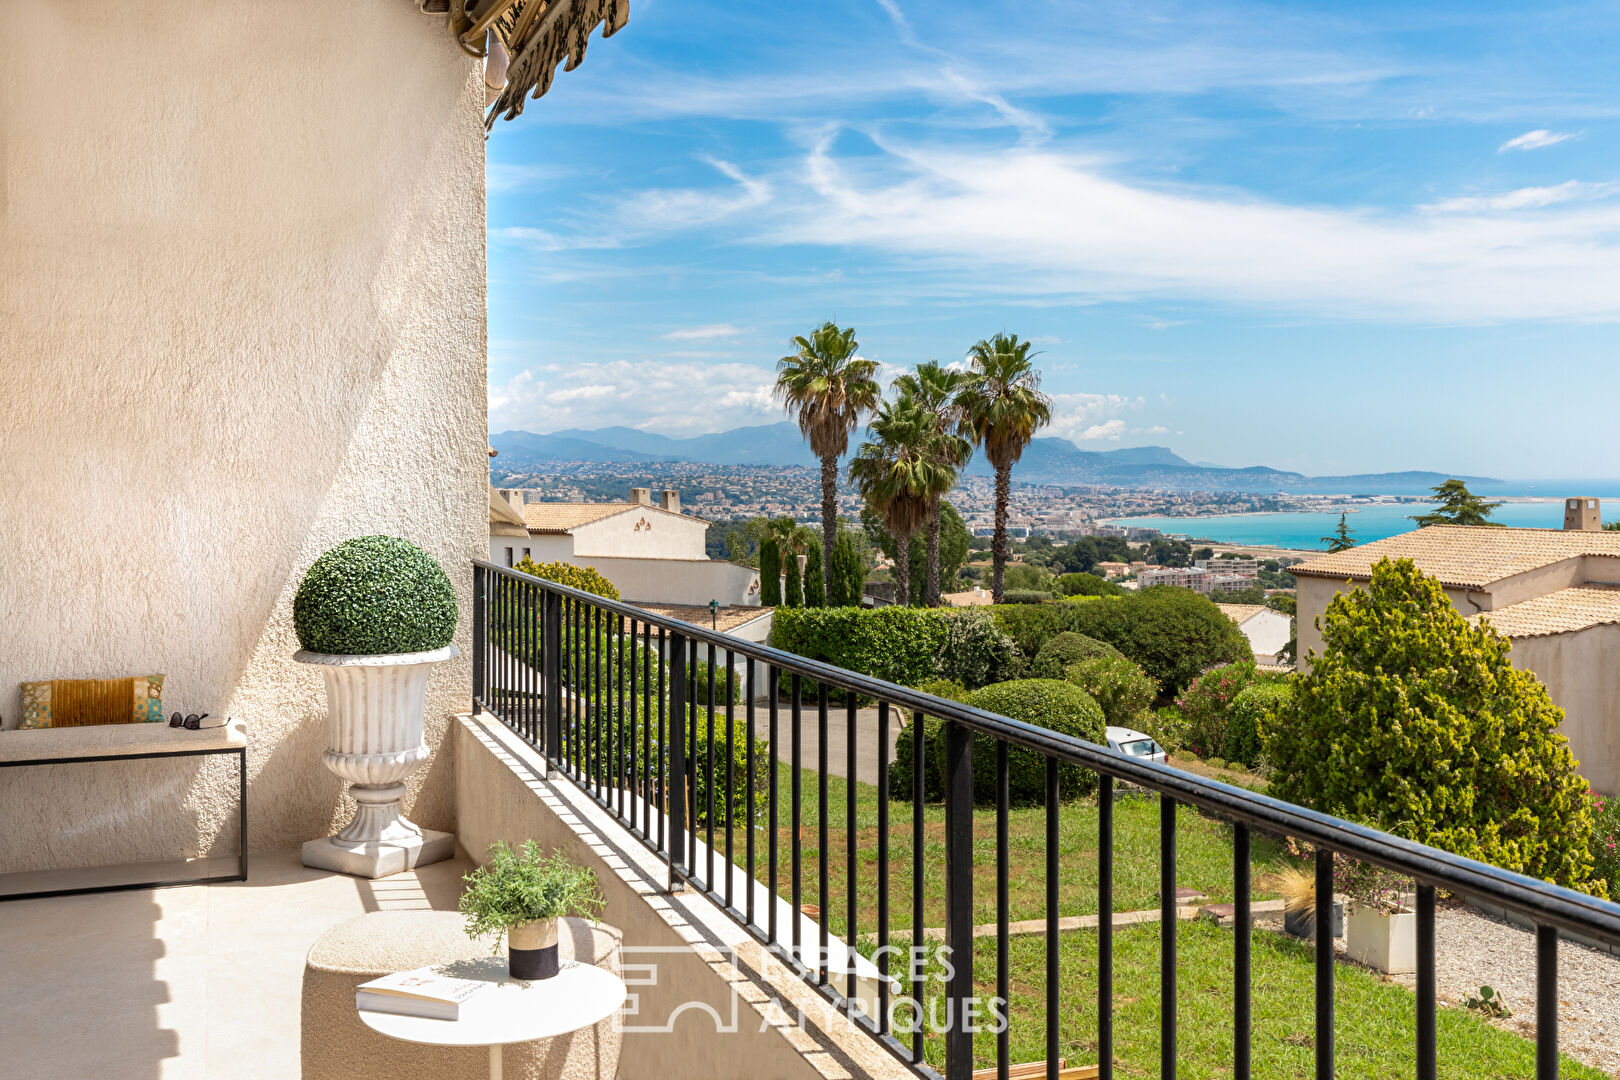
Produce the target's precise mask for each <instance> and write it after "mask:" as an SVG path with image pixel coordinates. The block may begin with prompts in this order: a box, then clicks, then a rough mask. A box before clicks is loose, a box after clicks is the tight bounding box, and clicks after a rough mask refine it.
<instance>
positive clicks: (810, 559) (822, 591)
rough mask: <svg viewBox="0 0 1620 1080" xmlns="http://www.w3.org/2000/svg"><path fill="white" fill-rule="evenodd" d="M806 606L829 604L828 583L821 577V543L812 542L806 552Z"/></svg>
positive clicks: (824, 605)
mask: <svg viewBox="0 0 1620 1080" xmlns="http://www.w3.org/2000/svg"><path fill="white" fill-rule="evenodd" d="M804 606H805V607H826V606H827V585H826V582H824V581H823V580H822V577H821V545H820V544H811V545H810V546H809V547H808V548H806V549H805V552H804Z"/></svg>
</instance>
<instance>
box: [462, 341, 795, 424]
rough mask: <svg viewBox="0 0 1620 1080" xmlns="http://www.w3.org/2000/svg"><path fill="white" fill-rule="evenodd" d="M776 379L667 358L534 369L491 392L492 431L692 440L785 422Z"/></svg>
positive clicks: (761, 371) (754, 370)
mask: <svg viewBox="0 0 1620 1080" xmlns="http://www.w3.org/2000/svg"><path fill="white" fill-rule="evenodd" d="M774 384H775V374H774V372H772V371H771V370H769V369H768V368H763V367H756V366H754V365H751V364H738V363H724V362H715V361H712V360H698V361H685V360H675V359H671V358H669V357H668V356H663V357H657V358H652V359H646V360H615V361H607V362H602V363H558V364H535V365H532V366H530V367H528V368H525V369H524V370H522V371H520V372H518V373H517V374H516V375H514V376H512V377H511V378H510V379H508V380H507V381H506V383H505V384H504V385H492V386H490V388H489V425H490V430H491V431H507V430H513V429H516V430H523V431H540V432H546V431H557V430H559V429H561V428H571V427H582V428H596V427H607V426H610V425H615V424H624V425H627V426H630V427H638V428H646V429H648V430H652V431H657V432H660V433H663V434H669V435H695V434H701V433H702V432H706V431H718V430H723V429H726V428H732V427H739V426H741V425H744V424H759V423H769V422H771V421H772V420H778V419H781V416H782V412H781V408H780V407H779V406H778V405H776V404H775V402H774V401H773V400H772V397H771V389H772V387H773V385H774Z"/></svg>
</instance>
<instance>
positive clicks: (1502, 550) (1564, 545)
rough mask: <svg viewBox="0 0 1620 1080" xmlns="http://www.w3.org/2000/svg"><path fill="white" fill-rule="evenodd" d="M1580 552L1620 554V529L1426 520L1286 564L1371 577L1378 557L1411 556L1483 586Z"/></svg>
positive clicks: (1424, 567)
mask: <svg viewBox="0 0 1620 1080" xmlns="http://www.w3.org/2000/svg"><path fill="white" fill-rule="evenodd" d="M1583 555H1606V556H1613V557H1620V532H1605V531H1597V530H1585V529H1581V530H1576V529H1569V530H1565V529H1514V528H1503V527H1499V526H1491V525H1430V526H1429V527H1428V528H1425V529H1416V530H1414V531H1412V532H1409V533H1402V534H1401V535H1399V536H1391V537H1389V538H1387V539H1384V540H1374V541H1373V542H1372V543H1370V544H1361V545H1359V546H1357V547H1353V548H1346V549H1345V550H1344V551H1338V552H1334V553H1333V554H1331V555H1323V556H1321V557H1320V558H1316V559H1312V560H1310V561H1309V562H1303V563H1299V564H1297V565H1294V566H1290V567H1289V568H1288V572H1289V573H1291V574H1295V575H1300V574H1303V575H1306V576H1309V577H1331V578H1340V579H1344V578H1370V577H1372V567H1373V563H1375V562H1377V561H1378V560H1379V559H1385V558H1388V559H1411V560H1412V562H1413V563H1415V564H1416V565H1417V568H1418V569H1419V570H1421V571H1423V572H1424V573H1425V574H1428V575H1430V576H1431V577H1436V578H1439V579H1440V583H1441V584H1442V585H1452V586H1456V587H1458V588H1465V589H1483V588H1485V587H1486V586H1488V585H1490V584H1492V583H1493V582H1497V581H1501V580H1502V579H1503V578H1510V577H1512V576H1514V575H1515V574H1523V573H1526V572H1528V571H1530V570H1539V569H1540V568H1542V567H1544V566H1552V565H1553V564H1554V563H1560V562H1563V561H1565V560H1566V559H1578V558H1580V557H1581V556H1583Z"/></svg>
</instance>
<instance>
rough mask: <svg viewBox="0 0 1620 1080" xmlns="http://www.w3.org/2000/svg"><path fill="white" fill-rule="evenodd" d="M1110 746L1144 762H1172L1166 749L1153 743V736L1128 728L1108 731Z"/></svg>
mask: <svg viewBox="0 0 1620 1080" xmlns="http://www.w3.org/2000/svg"><path fill="white" fill-rule="evenodd" d="M1107 736H1108V746H1109V748H1110V749H1112V750H1118V751H1119V752H1120V753H1122V754H1129V755H1130V756H1131V757H1134V758H1141V759H1142V760H1143V761H1158V762H1164V761H1168V760H1170V755H1169V754H1167V753H1165V751H1164V747H1162V746H1160V745H1159V744H1158V743H1156V742H1154V741H1153V736H1151V735H1144V734H1142V733H1141V732H1140V731H1135V730H1133V729H1131V728H1128V727H1110V728H1109V729H1108V731H1107Z"/></svg>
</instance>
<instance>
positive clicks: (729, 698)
mask: <svg viewBox="0 0 1620 1080" xmlns="http://www.w3.org/2000/svg"><path fill="white" fill-rule="evenodd" d="M735 657H736V654H735V653H733V652H732V651H731V650H730V649H727V650H726V907H731V906H732V904H731V899H732V897H731V878H732V873H731V867H732V865H733V863H734V862H735V860H734V859H733V857H732V854H731V850H732V847H731V845H732V833H733V831H734V826H735V819H736V817H737V813H736V807H737V776H736V764H735V762H736V760H737V755H736V753H735V751H736V749H737V747H736V745H735V743H736V731H737V717H736V706H735V704H734V702H735V701H736V696H737V695H736V694H734V693H733V692H732V687H733V686H735V685H736V678H737V667H736V663H735V662H734V661H735Z"/></svg>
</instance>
